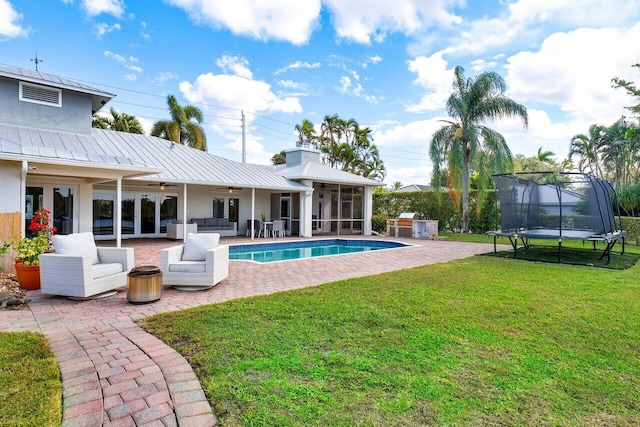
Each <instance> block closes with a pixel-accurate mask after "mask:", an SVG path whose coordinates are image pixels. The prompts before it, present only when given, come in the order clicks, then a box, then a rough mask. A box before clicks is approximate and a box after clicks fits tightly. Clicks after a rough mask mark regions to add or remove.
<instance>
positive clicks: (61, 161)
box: [0, 137, 150, 176]
mask: <svg viewBox="0 0 640 427" xmlns="http://www.w3.org/2000/svg"><path fill="white" fill-rule="evenodd" d="M0 159H2V160H15V161H28V162H41V163H47V164H52V165H58V166H71V167H80V168H91V169H96V165H97V164H98V165H99V167H100V168H102V169H109V170H120V171H123V172H125V173H124V174H123V175H126V176H134V175H140V174H141V173H149V172H150V170H149V168H148V167H146V166H145V165H142V164H140V163H137V162H135V161H133V160H131V159H127V158H122V157H114V156H108V155H104V154H95V153H85V152H74V151H67V150H61V149H56V148H48V147H39V146H33V145H24V144H21V143H17V142H14V141H10V140H8V139H5V138H2V137H0Z"/></svg>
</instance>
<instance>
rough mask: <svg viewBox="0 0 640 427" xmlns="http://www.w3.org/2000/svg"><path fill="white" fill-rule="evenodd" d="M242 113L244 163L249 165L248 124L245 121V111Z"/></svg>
mask: <svg viewBox="0 0 640 427" xmlns="http://www.w3.org/2000/svg"><path fill="white" fill-rule="evenodd" d="M241 113H242V163H247V136H246V127H247V126H246V123H245V121H244V111H241Z"/></svg>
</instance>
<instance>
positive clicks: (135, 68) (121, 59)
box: [104, 50, 142, 80]
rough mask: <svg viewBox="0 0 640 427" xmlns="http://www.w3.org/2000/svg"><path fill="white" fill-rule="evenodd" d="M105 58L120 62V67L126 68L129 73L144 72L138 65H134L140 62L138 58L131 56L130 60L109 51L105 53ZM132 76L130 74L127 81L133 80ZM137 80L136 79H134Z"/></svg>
mask: <svg viewBox="0 0 640 427" xmlns="http://www.w3.org/2000/svg"><path fill="white" fill-rule="evenodd" d="M104 56H105V57H107V58H110V59H113V60H115V61H116V62H118V63H119V64H120V65H122V66H123V67H124V68H126V69H127V70H129V71H133V72H135V73H141V72H142V68H141V67H139V66H137V65H133V64H134V63H137V62H139V60H138V58H136V57H135V56H129V57H128V58H127V57H125V56H123V55H120V54H118V53H113V52H110V51H108V50H105V51H104ZM131 75H132V74H128V75H127V77H126V78H127V80H131ZM134 80H135V79H134Z"/></svg>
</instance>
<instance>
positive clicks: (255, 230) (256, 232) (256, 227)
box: [245, 219, 261, 237]
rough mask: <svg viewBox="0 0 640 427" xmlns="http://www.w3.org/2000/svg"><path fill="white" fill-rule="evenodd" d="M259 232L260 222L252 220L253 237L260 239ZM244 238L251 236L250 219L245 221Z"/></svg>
mask: <svg viewBox="0 0 640 427" xmlns="http://www.w3.org/2000/svg"><path fill="white" fill-rule="evenodd" d="M260 231H261V224H260V220H258V219H254V220H253V237H260ZM245 236H247V237H249V236H251V220H250V219H248V220H247V232H246V233H245Z"/></svg>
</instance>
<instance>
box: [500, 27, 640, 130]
mask: <svg viewBox="0 0 640 427" xmlns="http://www.w3.org/2000/svg"><path fill="white" fill-rule="evenodd" d="M638 40H640V24H636V25H635V26H634V27H632V28H630V29H629V30H627V31H620V30H615V29H578V30H575V31H571V32H568V33H556V34H553V35H551V36H550V37H548V38H547V39H546V40H545V41H544V42H543V43H542V45H541V47H540V50H538V51H536V52H520V53H518V54H516V55H514V56H512V57H510V58H508V62H509V64H508V65H507V66H506V68H507V70H508V74H507V77H506V79H505V80H506V81H507V84H508V87H509V96H510V97H511V98H513V99H515V100H517V101H518V102H520V103H523V104H525V105H526V103H536V104H541V105H550V106H557V107H558V108H559V109H560V110H562V111H564V112H565V113H566V114H567V116H568V117H570V118H571V119H579V120H581V121H584V122H591V123H596V122H598V123H601V124H606V125H608V124H610V122H613V121H615V120H616V119H617V118H618V117H620V115H621V114H623V113H624V112H625V110H624V109H623V108H622V107H623V106H624V105H629V104H630V103H631V99H630V98H629V97H628V96H627V95H626V93H625V91H624V90H621V89H614V88H612V87H611V79H612V78H613V77H621V78H626V79H628V80H634V79H635V78H637V75H635V74H634V73H635V69H633V68H632V67H631V65H632V64H634V63H636V62H637V61H638V58H639V57H640V44H639V43H638ZM585 130H586V129H580V130H578V131H579V132H583V131H585ZM575 133H577V132H575Z"/></svg>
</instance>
